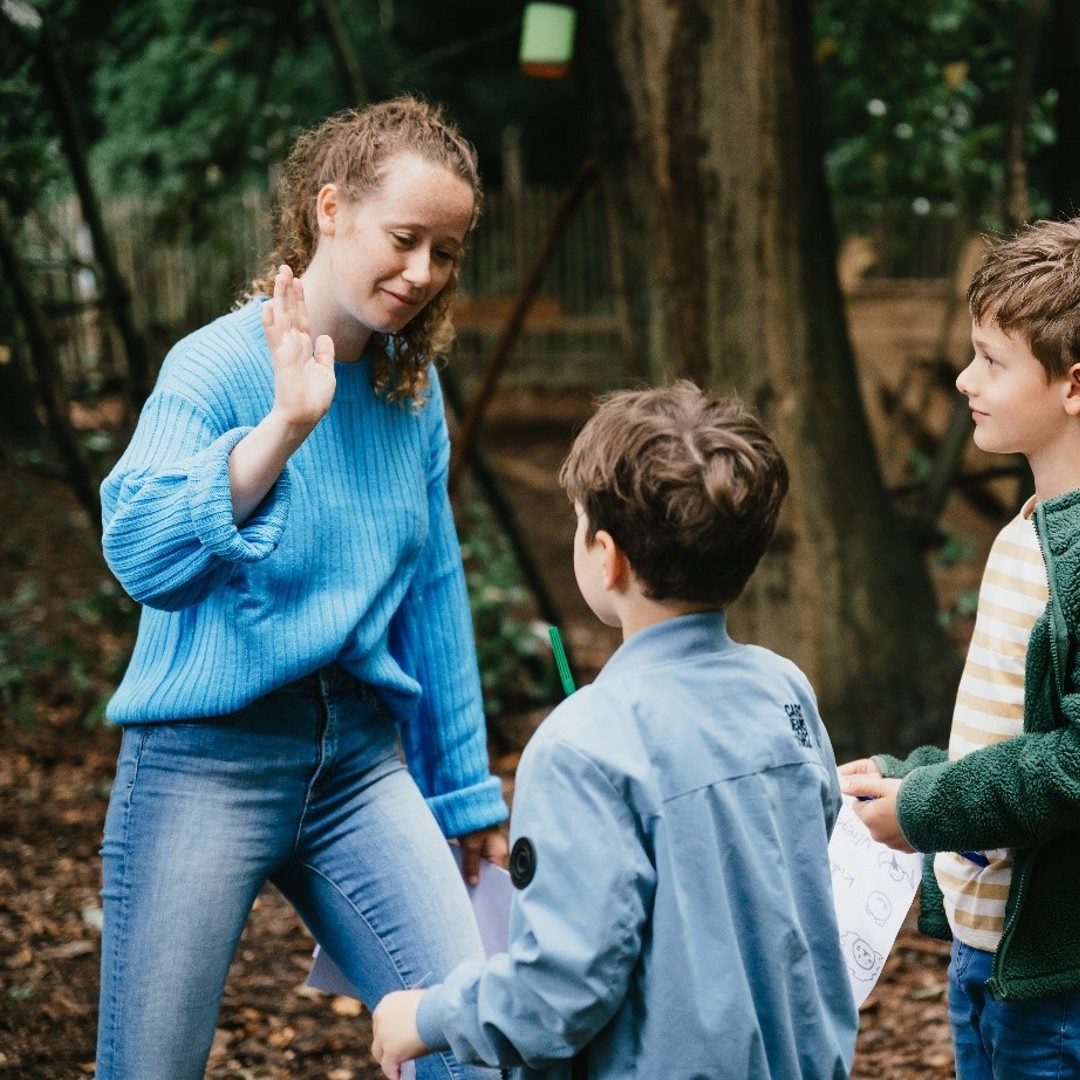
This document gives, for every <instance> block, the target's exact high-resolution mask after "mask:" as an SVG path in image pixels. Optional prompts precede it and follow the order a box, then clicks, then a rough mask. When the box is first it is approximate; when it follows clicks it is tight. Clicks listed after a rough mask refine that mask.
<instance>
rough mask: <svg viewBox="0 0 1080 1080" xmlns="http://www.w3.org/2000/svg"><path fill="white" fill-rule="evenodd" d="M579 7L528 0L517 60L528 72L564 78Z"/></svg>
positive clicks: (568, 68)
mask: <svg viewBox="0 0 1080 1080" xmlns="http://www.w3.org/2000/svg"><path fill="white" fill-rule="evenodd" d="M576 29H577V9H576V8H575V7H574V6H573V5H571V4H556V3H532V2H530V3H527V4H526V5H525V14H524V17H523V18H522V21H521V49H520V51H519V54H518V60H519V62H520V64H521V70H522V72H523V73H524V74H525V75H532V76H533V77H534V78H538V79H561V78H562V77H563V76H564V75H566V73H567V72H568V71H569V70H570V61H571V59H572V58H573V55H574V34H575V31H576Z"/></svg>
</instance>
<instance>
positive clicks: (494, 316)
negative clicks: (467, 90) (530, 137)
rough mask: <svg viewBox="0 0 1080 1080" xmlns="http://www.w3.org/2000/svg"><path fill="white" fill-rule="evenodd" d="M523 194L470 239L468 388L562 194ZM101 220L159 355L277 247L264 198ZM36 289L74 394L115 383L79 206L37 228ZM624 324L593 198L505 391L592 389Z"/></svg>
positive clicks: (618, 357) (560, 258)
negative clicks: (198, 220)
mask: <svg viewBox="0 0 1080 1080" xmlns="http://www.w3.org/2000/svg"><path fill="white" fill-rule="evenodd" d="M561 194H562V193H561V192H560V191H558V190H547V189H537V188H527V189H524V190H522V191H521V192H520V193H519V194H517V195H514V194H511V193H502V192H496V193H494V194H490V195H489V196H488V197H487V199H486V201H485V207H484V217H483V220H482V222H481V225H480V228H479V229H478V230H477V232H476V233H475V234H474V235H473V236H472V237H471V238H470V240H469V251H468V254H467V256H466V259H465V262H464V264H463V267H462V276H461V284H460V288H459V303H458V306H457V309H456V312H455V324H456V325H457V328H458V340H457V343H456V345H455V349H454V353H453V354H452V355H453V362H454V364H455V365H456V367H457V369H458V371H459V373H460V374H461V376H462V378H463V381H464V382H465V383H466V385H468V383H470V382H471V381H473V380H474V379H476V378H477V377H478V376H479V373H480V372H481V371H482V370H483V367H484V364H485V362H486V360H487V357H488V356H489V354H490V352H491V350H492V348H493V346H494V344H495V341H496V339H497V337H498V334H499V331H500V330H501V328H502V326H503V323H504V321H505V319H506V317H507V315H508V314H509V312H510V310H511V308H512V305H513V303H514V299H515V297H516V293H517V289H518V287H519V285H520V283H521V281H522V278H523V277H524V275H525V273H526V270H527V267H528V266H529V264H530V262H531V260H532V258H533V255H534V253H535V251H536V249H537V247H538V245H539V244H540V242H541V239H542V238H543V236H544V234H545V231H546V229H547V226H548V223H549V221H550V220H551V217H552V215H553V214H554V212H555V207H556V205H557V204H558V201H559V199H560V197H561ZM104 209H105V218H106V224H107V228H108V230H109V234H110V237H111V238H112V242H113V244H114V245H115V248H116V255H117V261H118V263H119V265H120V269H121V272H122V273H123V274H124V276H125V278H126V279H127V281H128V282H130V284H131V286H132V289H133V307H134V315H135V320H136V323H137V324H138V325H139V327H140V328H141V329H142V330H143V332H144V333H145V334H146V335H147V337H148V339H149V341H150V342H151V344H152V347H153V351H154V354H155V357H156V358H157V359H158V360H160V358H161V357H162V356H163V355H164V353H165V351H167V349H168V347H169V346H170V345H171V344H172V342H174V341H175V340H177V339H178V338H179V337H181V336H182V335H183V334H185V333H187V332H189V331H190V330H193V329H195V328H196V327H198V326H200V325H202V324H203V323H205V322H208V321H209V320H211V319H213V318H215V317H216V316H218V315H220V314H222V313H223V312H225V311H228V310H229V309H230V308H231V307H232V306H233V305H234V304H235V302H236V301H237V299H238V298H239V297H241V296H242V294H243V293H244V291H245V289H246V287H247V284H248V282H249V281H250V280H251V278H252V276H253V275H254V273H255V272H256V271H257V270H259V269H260V268H261V266H262V261H263V259H264V258H265V257H266V255H267V253H268V252H269V250H270V246H271V235H270V225H271V211H270V206H269V201H268V197H267V196H266V195H265V194H262V193H260V192H249V193H246V194H244V195H242V196H238V197H236V198H233V199H229V200H225V201H224V202H223V203H222V204H221V205H220V206H219V207H218V208H217V210H216V212H215V215H214V222H215V224H214V227H213V228H211V229H204V230H202V231H201V232H200V233H196V232H195V231H194V230H193V229H192V228H184V229H181V230H177V231H175V232H174V233H173V234H171V235H166V234H165V233H163V231H162V229H161V227H160V226H159V224H158V220H159V219H158V215H157V214H156V213H155V211H154V206H153V205H152V204H151V203H149V202H148V201H147V200H145V199H139V198H136V197H127V196H125V197H116V198H113V199H110V200H108V201H107V203H106V205H105V208H104ZM27 239H28V245H27V251H28V254H29V262H30V268H31V270H32V273H33V276H34V282H35V291H36V293H37V295H38V296H39V298H40V299H41V300H42V302H43V305H44V307H45V309H46V311H47V312H48V313H49V315H50V319H51V322H52V326H53V329H54V332H55V336H56V342H57V347H58V352H59V355H60V359H61V364H62V366H63V369H64V374H65V377H66V378H67V379H68V380H70V381H71V382H72V384H73V385H75V386H78V385H79V384H80V383H82V384H85V383H87V382H89V383H91V384H92V383H93V382H94V381H95V380H96V381H104V380H109V379H112V378H114V377H115V376H116V375H117V374H118V373H119V372H118V364H119V358H120V357H121V356H122V351H121V347H120V343H119V340H118V339H117V338H116V336H115V333H114V332H113V330H112V329H111V328H110V327H109V326H108V325H107V324H106V323H105V320H103V318H102V317H101V313H100V310H99V303H98V291H99V283H98V280H97V277H96V274H95V272H94V270H93V266H92V262H93V260H92V257H91V255H92V252H91V245H90V241H89V235H88V233H87V230H86V228H85V226H84V225H83V223H82V220H81V216H80V214H79V208H78V204H77V202H76V201H75V200H73V199H68V200H64V201H61V202H58V203H55V204H54V205H52V206H51V207H50V208H49V210H48V212H47V214H44V215H42V216H40V217H37V218H35V219H34V220H33V221H31V222H28V223H27ZM623 346H624V336H623V331H622V323H621V321H620V319H619V317H618V314H617V310H616V298H615V291H614V289H613V288H612V271H611V245H610V243H609V239H608V229H607V222H606V219H605V216H604V210H603V203H602V200H601V199H600V197H599V192H598V191H597V190H595V189H594V190H592V191H590V192H588V193H587V194H586V196H585V198H584V199H583V200H582V202H581V203H580V205H579V206H578V207H577V209H576V210H575V212H574V214H573V216H572V218H571V220H570V221H569V223H568V225H567V227H566V230H565V232H564V234H563V236H562V239H561V241H560V243H559V245H558V248H557V250H556V252H555V254H554V256H553V257H552V259H551V261H550V263H549V264H548V266H547V269H546V271H545V273H544V277H543V281H542V287H541V292H540V295H539V296H538V297H537V299H536V301H535V302H534V304H533V306H532V308H531V311H530V315H529V318H528V320H527V322H526V325H525V330H524V333H523V335H522V338H521V340H520V341H519V343H518V345H517V346H516V348H515V349H514V352H513V354H512V357H511V361H510V364H509V366H508V368H507V370H506V376H505V381H506V382H507V383H509V384H513V383H525V384H531V385H543V386H553V387H559V388H566V387H589V388H592V389H595V388H602V387H605V386H609V385H616V384H618V383H619V382H621V381H623V380H624V378H625V376H626V374H627V372H626V366H625V360H624V356H625V350H624V347H623Z"/></svg>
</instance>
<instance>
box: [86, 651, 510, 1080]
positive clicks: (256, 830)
mask: <svg viewBox="0 0 1080 1080" xmlns="http://www.w3.org/2000/svg"><path fill="white" fill-rule="evenodd" d="M102 855H103V861H104V867H103V870H104V887H103V889H102V897H103V903H104V909H105V926H104V934H103V938H102V961H101V971H102V975H101V1013H100V1020H99V1029H98V1052H97V1078H98V1080H196V1078H200V1077H202V1076H203V1073H204V1070H205V1067H206V1061H207V1058H208V1056H209V1053H210V1045H211V1042H212V1041H213V1037H214V1028H215V1025H216V1021H217V1015H218V1009H219V1005H220V1002H221V995H222V991H223V989H224V986H225V978H226V974H227V973H228V970H229V963H230V960H231V958H232V955H233V952H234V951H235V949H236V945H237V941H238V940H239V937H240V932H241V930H242V929H243V927H244V923H245V922H246V920H247V916H248V912H249V911H250V910H251V905H252V903H253V902H254V900H255V897H256V895H257V893H258V892H259V889H260V888H261V887H262V885H263V884H264V883H265V882H266V881H268V880H269V881H272V882H273V883H274V884H275V885H276V886H277V887H278V888H279V889H280V890H281V891H282V893H284V895H285V896H286V897H287V898H288V899H289V901H290V902H291V903H292V904H293V906H294V907H295V908H296V910H297V912H299V914H300V916H301V918H302V919H303V920H304V922H305V923H306V924H307V926H308V928H309V929H310V930H311V932H312V934H313V935H314V936H315V937H316V938H317V939H318V941H319V942H320V943H321V944H322V946H323V948H324V949H325V950H326V951H327V953H328V954H329V955H330V956H331V957H332V958H333V960H334V961H335V962H336V963H337V965H338V967H339V968H341V970H342V972H343V973H344V974H345V976H346V977H347V978H348V979H349V980H350V982H352V984H353V985H354V986H355V987H356V988H357V989H358V990H359V991H360V992H361V994H362V996H363V999H364V1001H365V1002H366V1004H367V1005H368V1006H369V1007H373V1006H374V1005H375V1004H376V1003H377V1002H378V1001H379V999H380V998H381V997H382V996H383V994H385V993H387V992H388V991H390V990H400V989H403V988H407V987H415V986H423V985H424V984H426V983H432V982H436V981H438V980H440V979H441V978H442V977H443V976H445V975H446V974H447V973H448V972H449V971H451V970H452V969H453V968H454V967H455V966H457V964H458V963H460V962H461V961H463V960H467V959H476V958H482V957H483V949H482V947H481V943H480V936H479V932H478V931H477V929H476V923H475V920H474V918H473V915H472V909H471V907H470V904H469V901H468V897H467V895H466V892H465V886H464V883H463V881H462V879H461V874H460V872H459V871H458V869H457V867H456V865H455V863H454V859H453V857H452V855H451V853H450V851H449V848H448V847H447V845H446V841H445V840H444V839H443V837H442V835H441V833H440V831H439V828H438V826H437V824H436V823H435V819H434V818H433V817H432V815H431V812H430V811H429V810H428V808H427V804H426V803H425V802H424V800H423V798H422V797H421V795H420V792H419V790H418V789H417V787H416V784H415V783H414V782H413V780H412V778H411V777H410V776H409V774H408V772H407V771H406V769H405V768H404V766H403V765H402V764H401V761H400V759H399V756H398V752H397V733H396V730H395V728H394V724H393V722H392V721H391V719H390V717H389V716H388V714H387V713H386V712H385V710H384V709H383V708H382V707H381V706H380V705H379V703H378V701H377V699H376V697H375V695H374V693H373V692H372V691H371V690H370V689H369V688H367V687H365V686H363V685H362V684H360V683H359V682H357V681H356V680H355V679H353V678H352V677H351V676H350V675H348V674H347V673H346V672H345V671H344V669H342V668H340V667H337V666H336V665H333V666H331V667H329V668H323V669H322V670H321V671H319V672H317V673H316V674H314V675H311V676H308V677H307V678H306V679H301V680H299V681H298V682H295V683H291V684H289V685H288V686H286V687H283V688H282V689H280V690H277V691H275V692H273V693H271V694H269V695H267V696H266V697H264V698H262V699H260V700H259V701H257V702H255V703H254V704H253V705H250V706H248V707H247V708H245V709H242V710H240V711H238V712H236V713H233V714H231V715H229V716H225V717H220V718H216V719H214V720H213V721H212V722H197V723H186V722H185V723H180V722H177V723H161V724H143V725H133V726H129V727H127V728H125V730H124V734H123V741H122V743H121V748H120V760H119V765H118V768H117V776H116V783H115V786H114V788H113V793H112V798H111V800H110V803H109V810H108V815H107V817H106V821H105V840H104V845H103V847H102ZM283 992H284V991H283ZM358 1049H363V1050H366V1047H358ZM417 1065H418V1068H417V1080H424V1078H427V1080H434V1078H435V1077H441V1078H445V1077H461V1078H465V1077H473V1078H480V1077H491V1076H492V1075H497V1074H492V1073H491V1072H490V1071H488V1070H482V1069H474V1068H463V1067H462V1066H461V1065H459V1064H458V1063H457V1062H456V1061H455V1060H454V1059H453V1057H452V1056H450V1055H432V1056H429V1057H427V1058H424V1059H423V1060H421V1061H419V1062H418V1063H417Z"/></svg>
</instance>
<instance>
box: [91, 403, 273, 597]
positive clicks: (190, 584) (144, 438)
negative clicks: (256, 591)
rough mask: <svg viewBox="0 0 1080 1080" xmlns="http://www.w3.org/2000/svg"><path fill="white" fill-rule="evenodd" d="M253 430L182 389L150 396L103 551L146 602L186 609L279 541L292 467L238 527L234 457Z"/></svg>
mask: <svg viewBox="0 0 1080 1080" xmlns="http://www.w3.org/2000/svg"><path fill="white" fill-rule="evenodd" d="M250 430H251V428H250V427H233V428H231V429H228V430H218V429H217V427H216V426H215V425H214V424H213V423H212V422H211V420H210V418H209V417H208V416H207V415H206V413H205V412H204V411H203V410H202V409H200V408H199V407H198V406H196V405H195V404H194V403H193V402H191V401H188V400H186V399H185V398H183V397H182V396H179V395H171V394H169V393H167V392H160V391H159V392H155V393H154V394H153V395H151V397H150V398H149V399H148V400H147V403H146V406H145V407H144V409H143V412H142V415H141V416H140V418H139V423H138V425H137V427H136V430H135V434H134V435H133V436H132V440H131V443H130V444H129V445H128V447H127V449H126V450H125V451H124V453H123V455H122V456H121V458H120V460H119V461H118V462H117V464H116V466H115V467H114V468H113V470H112V472H111V473H110V474H109V476H108V477H106V479H105V482H104V483H103V484H102V486H101V504H102V523H103V534H102V549H103V551H104V554H105V559H106V561H107V562H108V564H109V568H110V569H111V570H112V572H113V573H114V574H115V575H116V578H117V580H118V581H119V582H120V584H121V585H122V586H123V587H124V589H125V590H126V591H127V592H128V593H129V595H130V596H131V597H132V598H133V599H134V600H137V601H138V602H139V603H141V604H146V605H147V606H149V607H155V608H161V609H163V610H167V611H177V610H180V609H182V608H185V607H190V606H191V605H193V604H196V603H198V602H199V601H200V600H202V599H204V598H205V597H206V596H207V595H209V593H210V592H212V591H213V590H214V589H215V588H217V587H218V586H219V585H221V584H222V583H223V582H224V581H225V580H227V578H228V577H229V574H230V573H231V572H232V568H233V565H234V564H236V563H238V562H256V561H258V560H260V559H264V558H266V556H267V555H269V554H270V553H271V552H272V551H273V550H274V549H275V548H276V547H277V545H278V543H279V541H280V539H281V534H282V532H283V530H284V527H285V519H286V516H287V513H288V506H289V486H290V468H289V466H288V465H286V468H285V471H284V472H283V473H282V475H281V476H280V477H279V479H278V481H277V482H276V483H275V485H274V487H273V488H272V489H271V491H270V493H269V494H268V495H267V496H266V498H265V499H264V500H263V502H262V503H261V504H260V505H259V506H258V507H257V508H256V510H255V513H254V514H252V516H251V517H250V518H249V519H248V520H247V521H246V522H245V523H244V525H243V527H242V528H240V529H237V528H236V526H235V525H234V524H233V504H232V493H231V491H230V488H229V455H230V454H231V453H232V450H233V447H235V446H236V444H237V443H238V442H239V441H240V440H241V439H242V438H243V437H244V436H245V435H246V434H247V433H248V432H249V431H250Z"/></svg>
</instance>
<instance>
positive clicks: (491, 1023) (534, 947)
mask: <svg viewBox="0 0 1080 1080" xmlns="http://www.w3.org/2000/svg"><path fill="white" fill-rule="evenodd" d="M514 832H515V835H516V836H517V840H516V841H515V852H517V851H519V850H521V849H520V848H519V847H518V845H521V844H524V843H525V842H526V841H527V842H528V843H529V844H530V845H531V851H532V852H533V855H532V876H531V878H529V879H528V880H522V878H521V877H519V878H518V880H517V884H518V887H519V891H518V892H517V893H516V894H515V896H514V909H513V914H512V916H511V940H510V943H509V948H508V951H507V952H505V953H500V954H497V955H495V956H493V957H491V958H490V959H489V960H488V961H487V962H486V963H478V962H475V961H474V962H468V963H466V964H463V965H462V966H460V967H459V968H457V969H456V970H455V971H454V972H452V973H451V975H450V976H449V978H448V979H447V980H446V981H445V982H444V983H442V984H441V985H439V986H435V987H432V988H431V989H430V990H429V991H427V992H426V993H425V994H424V996H423V997H422V998H421V1001H420V1010H419V1013H418V1015H417V1025H418V1029H419V1033H420V1037H421V1039H423V1041H424V1043H425V1044H426V1045H427V1046H429V1047H430V1048H431V1049H444V1048H447V1047H449V1048H451V1049H452V1050H453V1052H454V1054H455V1055H456V1056H457V1058H458V1059H459V1060H461V1061H474V1062H484V1063H486V1064H489V1065H494V1064H500V1065H511V1066H514V1065H521V1064H523V1063H524V1064H526V1065H528V1066H531V1067H534V1068H539V1067H542V1066H543V1065H545V1064H549V1063H552V1062H555V1061H559V1060H565V1059H567V1058H570V1057H572V1056H573V1055H574V1054H575V1053H577V1052H578V1051H579V1050H581V1049H582V1047H584V1046H586V1045H587V1044H588V1043H589V1042H591V1041H592V1039H593V1038H595V1036H596V1035H597V1033H598V1032H599V1031H600V1030H601V1029H602V1028H603V1026H604V1025H605V1024H606V1023H607V1022H608V1021H609V1020H610V1019H611V1017H612V1016H613V1015H614V1013H615V1011H616V1010H617V1009H618V1007H619V1005H620V1004H621V1002H622V1001H623V999H624V998H625V996H626V993H627V991H628V988H629V985H630V979H631V976H632V973H633V970H634V967H635V965H636V964H637V962H638V959H639V956H640V952H641V944H642V935H643V933H644V928H645V923H646V920H647V918H648V913H649V910H650V908H651V904H652V895H653V892H654V890H655V871H654V869H653V867H652V864H651V863H650V861H649V858H648V854H647V852H646V850H645V848H644V846H643V844H642V842H641V838H640V835H639V829H638V825H637V823H636V822H635V820H634V818H633V815H632V814H631V812H630V810H629V808H628V807H627V805H626V803H625V801H624V800H623V799H622V798H620V797H619V793H618V792H617V791H616V789H615V788H614V786H613V785H612V782H611V781H610V780H609V778H608V777H607V776H606V775H605V774H604V773H603V772H602V771H601V770H600V769H599V768H598V766H597V765H596V764H595V762H593V761H592V760H591V759H590V758H588V757H586V756H585V755H583V754H582V753H581V752H580V751H579V750H577V749H576V748H574V747H571V746H568V745H567V744H565V743H562V742H559V741H556V740H540V741H535V740H534V742H533V743H532V744H530V746H529V747H528V749H527V750H526V752H525V757H524V758H523V760H522V767H521V770H520V773H519V781H518V787H517V798H516V799H515V804H514ZM515 861H517V862H527V861H528V860H527V859H525V858H524V857H523V856H521V857H518V859H516V860H515ZM568 898H573V899H572V901H571V902H568Z"/></svg>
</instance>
